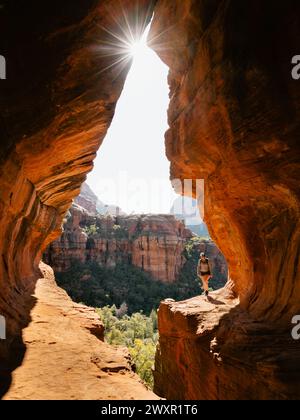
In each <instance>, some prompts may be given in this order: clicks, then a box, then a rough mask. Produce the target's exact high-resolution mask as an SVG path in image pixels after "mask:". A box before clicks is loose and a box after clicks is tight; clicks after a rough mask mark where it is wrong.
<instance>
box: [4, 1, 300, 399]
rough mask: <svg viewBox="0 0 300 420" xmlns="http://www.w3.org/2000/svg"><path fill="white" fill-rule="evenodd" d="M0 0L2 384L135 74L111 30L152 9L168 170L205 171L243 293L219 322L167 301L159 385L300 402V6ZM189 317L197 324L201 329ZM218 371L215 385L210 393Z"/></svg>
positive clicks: (210, 213)
mask: <svg viewBox="0 0 300 420" xmlns="http://www.w3.org/2000/svg"><path fill="white" fill-rule="evenodd" d="M1 5H2V8H1V10H0V42H1V45H0V49H1V51H0V52H1V55H3V56H4V57H5V59H6V63H7V69H6V70H7V75H6V77H7V79H6V80H1V81H0V82H1V85H0V89H1V92H0V109H1V117H0V129H1V152H0V173H1V184H0V189H1V190H0V215H1V229H0V247H1V249H0V254H1V258H0V290H1V292H0V313H1V314H2V315H4V316H5V317H6V320H7V335H8V339H7V340H5V341H1V343H0V357H1V363H0V378H1V380H2V379H3V378H5V379H6V380H7V386H8V385H9V382H10V380H11V377H10V371H11V370H13V369H14V368H16V366H18V365H19V364H21V363H22V351H21V350H24V343H22V339H21V329H22V328H23V327H24V326H26V325H27V323H28V322H29V321H30V310H31V309H32V307H33V306H34V305H38V301H39V297H37V302H36V301H34V300H33V299H30V295H31V294H32V293H33V292H34V288H35V282H36V279H37V278H38V276H39V275H38V263H39V261H40V259H41V255H42V252H43V250H44V249H45V248H46V247H47V245H48V244H49V243H51V242H52V241H53V240H54V239H55V238H56V237H58V235H59V234H60V228H61V223H62V219H63V217H64V215H65V212H66V211H67V209H68V208H69V207H70V205H71V200H72V199H73V198H74V197H75V196H76V195H78V194H79V189H80V185H81V184H82V182H83V181H84V180H85V176H86V173H87V172H88V171H89V170H91V168H92V161H93V159H94V157H95V153H96V151H97V149H98V147H99V146H100V144H101V142H102V140H103V138H104V136H105V134H106V131H107V129H108V127H109V124H110V122H111V119H112V117H113V114H114V109H115V105H116V102H117V100H118V97H119V95H120V92H121V90H122V87H123V84H124V80H125V77H126V74H127V71H128V67H129V64H130V63H129V61H128V63H126V62H122V63H121V65H120V66H113V67H112V63H113V61H118V60H119V59H120V56H118V55H117V53H116V56H114V57H112V56H111V54H107V48H110V47H109V46H111V45H112V43H115V41H116V38H115V37H113V36H112V35H111V34H112V33H113V32H115V33H116V34H117V35H119V34H120V35H123V34H122V28H123V27H127V25H128V24H129V25H130V24H131V25H132V26H133V27H135V26H134V25H136V24H137V25H139V24H140V27H141V28H144V27H145V25H146V24H147V23H148V22H149V21H150V18H151V15H152V12H153V10H154V9H153V8H154V6H155V14H154V19H153V23H152V31H151V34H152V45H153V48H155V50H156V51H157V52H158V54H159V55H160V56H161V58H162V59H163V60H164V61H165V62H166V63H167V65H168V66H169V67H170V76H169V82H170V88H171V95H170V98H171V103H170V109H169V125H170V130H169V131H168V132H167V135H166V146H167V155H168V158H169V159H170V161H171V176H172V177H173V178H181V179H184V178H187V179H191V178H192V179H196V178H200V179H205V222H206V224H207V225H208V228H209V232H210V235H211V236H212V239H213V240H214V241H215V242H216V244H217V245H218V247H219V248H220V250H221V251H222V253H223V254H224V255H225V257H226V260H227V261H228V264H229V271H230V274H231V281H230V282H229V283H228V286H227V287H226V288H225V290H223V292H219V293H220V294H219V295H218V299H217V300H219V301H220V302H222V299H225V297H224V296H227V295H226V293H232V297H233V296H238V297H239V303H236V301H234V300H232V299H231V303H230V304H228V303H227V302H226V304H225V305H220V308H219V309H220V311H219V312H218V314H216V315H214V313H213V317H214V320H213V321H211V319H209V317H205V316H204V313H205V312H206V311H207V308H206V306H205V305H204V304H202V303H201V302H202V301H201V302H200V305H197V308H196V309H195V310H196V311H197V314H196V315H194V313H191V316H189V313H190V312H189V311H190V310H191V309H190V303H188V304H187V307H186V310H184V311H183V315H182V317H181V319H182V321H183V322H181V323H179V322H178V318H176V317H175V314H176V311H177V309H176V305H175V306H174V307H173V306H172V305H167V307H166V308H165V307H164V305H165V304H163V306H162V308H161V312H160V314H161V315H160V321H159V322H160V329H161V331H162V333H161V342H160V354H161V355H162V357H159V355H158V358H157V367H156V369H157V372H158V373H157V375H158V376H157V381H159V382H157V384H158V385H157V389H159V393H160V394H161V395H165V396H168V395H170V392H169V383H173V384H176V387H174V393H173V394H172V396H174V397H177V396H180V395H184V398H189V397H190V396H194V397H199V396H203V397H205V398H223V397H226V398H238V397H245V398H252V397H258V398H264V397H276V398H287V397H291V396H292V397H296V396H297V397H298V398H299V396H300V395H299V390H300V379H299V378H300V364H299V357H298V354H299V348H298V347H299V342H296V341H293V342H291V338H290V327H291V324H290V323H291V318H292V316H294V315H296V314H297V313H300V303H299V302H300V300H299V296H300V279H299V272H300V270H299V268H300V267H299V264H300V262H299V232H300V229H299V195H300V191H299V172H300V168H299V155H300V153H299V140H298V138H299V133H300V115H299V113H300V106H299V104H300V83H299V81H297V80H293V78H292V77H291V69H292V66H291V59H292V57H293V56H294V55H295V54H296V53H297V51H298V48H299V45H298V39H299V28H300V21H299V19H300V3H299V2H297V1H294V0H285V1H282V2H273V1H271V0H263V1H262V0H244V1H243V2H241V1H240V0H226V1H225V0H224V1H223V0H200V1H199V0H185V1H182V0H172V1H169V0H158V1H157V2H155V1H153V2H152V1H149V0H122V4H120V2H119V0H101V1H100V0H86V1H84V2H74V1H71V0H66V1H64V4H63V7H62V4H61V1H58V0H51V1H50V0H44V1H43V2H37V1H27V2H17V1H11V0H9V1H7V0H3V1H2V3H1ZM109 52H110V51H109ZM106 70H107V71H106ZM228 296H230V295H228ZM226 299H227V300H228V297H227V298H226ZM232 305H233V306H234V305H236V306H235V307H234V308H233V307H232ZM221 307H223V309H221ZM178 308H179V309H180V308H182V306H180V304H179V307H178ZM166 312H168V314H167V315H166V316H165V315H164V314H165V313H166ZM177 312H178V311H177ZM179 312H180V311H179ZM173 315H174V316H173ZM180 316H181V315H180ZM166 318H168V319H169V320H170V323H171V324H172V328H173V329H174V331H175V332H176V334H177V335H174V338H172V337H170V336H168V335H167V333H166V326H167V325H169V326H170V327H171V324H170V323H169V324H168V323H166V324H165V327H164V322H166V321H165V319H166ZM183 318H185V320H186V321H188V320H189V321H191V322H192V326H193V328H188V332H189V335H186V333H185V332H184V326H183V323H184V319H183ZM201 320H203V321H201ZM177 322H178V325H176V323H177ZM195 324H196V325H195ZM29 327H30V325H29ZM198 327H199V334H201V337H200V338H199V339H198V336H197V334H198ZM201 327H202V329H201ZM180 328H182V332H179V333H178V329H180ZM201 330H202V332H201V333H200V331H201ZM195 331H196V332H197V334H195ZM90 336H91V337H93V336H92V335H90ZM167 337H168V340H169V342H167V341H168V340H167ZM184 337H185V338H184ZM93 338H94V339H95V340H96V338H95V337H93ZM172 340H173V344H174V345H173V347H172V349H170V342H171V341H172ZM203 340H204V341H205V343H204V342H203ZM201 343H203V344H202V345H201ZM297 345H298V347H297V349H296V350H297V351H295V346H297ZM210 350H211V352H210ZM175 353H176V354H175ZM215 355H217V356H216V357H215V359H214V362H213V358H214V356H215ZM5 357H6V359H5ZM26 363H27V361H25V364H24V366H23V367H24V368H26ZM212 363H214V364H213V365H212ZM171 365H172V366H171ZM193 365H194V366H195V369H194V366H193ZM197 366H198V367H199V369H197V368H196V367H197ZM212 366H213V367H212ZM200 367H201V368H200ZM30 372H31V374H32V372H33V369H31V370H30ZM256 372H260V376H258V377H256V376H255V373H256ZM262 377H263V381H261V378H262ZM20 378H22V377H17V376H16V380H17V381H18V382H19V383H16V384H15V385H14V386H15V388H14V389H15V390H16V389H20V386H21V385H22V386H23V385H24V382H23V383H22V379H20ZM159 378H160V379H159ZM174 378H175V379H174ZM210 379H211V383H212V384H213V385H212V389H213V391H212V392H209V387H208V391H207V392H205V391H204V390H203V388H202V389H199V384H201V383H202V384H203V387H205V385H206V384H208V381H209V380H210ZM225 384H226V392H225V391H224V387H225ZM222 385H223V386H222ZM127 386H128V384H127ZM183 387H184V388H185V391H184V392H183V391H182V388H183ZM120 389H121V388H120ZM99 392H100V391H99ZM15 395H16V394H15ZM22 395H28V393H26V394H22Z"/></svg>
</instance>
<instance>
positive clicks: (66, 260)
mask: <svg viewBox="0 0 300 420" xmlns="http://www.w3.org/2000/svg"><path fill="white" fill-rule="evenodd" d="M191 237H192V233H191V231H190V230H189V229H186V227H185V225H184V224H183V223H182V222H180V221H178V220H176V219H175V218H174V217H173V216H171V215H133V216H117V217H112V216H100V215H92V214H90V213H89V212H88V211H87V210H85V209H83V208H82V207H80V206H78V205H76V204H74V205H73V207H72V208H71V210H70V212H69V214H68V217H67V219H66V223H65V224H64V232H63V233H62V235H61V237H60V238H59V239H57V240H56V241H54V242H52V243H51V245H50V246H49V247H48V249H47V250H46V252H45V254H44V259H45V261H46V262H47V263H48V264H50V265H51V266H52V267H53V269H54V270H55V271H57V272H63V271H66V270H68V269H69V268H70V266H71V264H72V261H73V260H78V261H80V262H82V263H84V262H87V261H96V262H98V263H99V264H101V265H103V266H106V267H115V266H116V264H117V263H121V262H126V263H130V264H133V265H135V266H136V267H140V268H142V269H143V270H145V271H147V272H148V273H150V274H151V275H152V276H153V277H154V278H156V279H158V280H161V281H165V282H173V281H175V280H176V277H177V275H178V274H179V272H180V270H181V268H182V267H183V265H184V263H185V258H184V256H183V251H184V248H185V245H186V243H187V241H188V240H189V239H190V238H191Z"/></svg>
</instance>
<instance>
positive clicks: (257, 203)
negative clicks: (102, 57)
mask: <svg viewBox="0 0 300 420" xmlns="http://www.w3.org/2000/svg"><path fill="white" fill-rule="evenodd" d="M171 3H172V4H171ZM171 3H170V2H169V1H168V0H159V1H158V2H157V5H156V9H155V18H154V20H153V23H152V29H151V33H150V39H151V38H152V42H151V43H152V46H153V48H154V49H155V50H156V51H157V53H158V54H159V56H160V57H161V58H162V59H163V60H164V62H165V63H166V64H167V65H168V66H169V67H170V74H169V84H170V90H171V92H170V98H171V101H170V107H169V111H168V117H169V126H170V129H169V130H168V132H167V134H166V151H167V156H168V158H169V160H170V162H171V178H175V179H178V178H179V179H182V180H183V179H204V180H205V222H206V224H207V225H208V228H209V233H210V235H211V237H212V239H213V240H214V242H215V243H216V244H217V246H218V248H219V249H220V250H221V252H222V253H223V254H224V256H225V258H226V260H227V262H228V265H229V273H230V278H231V281H230V282H228V284H227V292H228V291H230V290H231V291H233V292H234V293H236V294H237V295H238V296H239V298H240V305H239V306H238V308H237V309H236V310H229V313H228V315H227V316H226V314H223V313H222V314H218V311H223V309H222V306H219V307H217V308H215V309H214V307H213V306H211V305H210V307H209V308H207V306H203V304H202V300H201V299H200V300H199V302H198V301H197V300H196V302H198V303H199V307H198V308H197V309H196V310H195V312H194V309H193V311H192V314H190V312H189V304H184V305H183V304H180V303H178V304H170V305H167V304H162V306H161V309H160V314H159V329H160V333H161V337H160V351H159V352H158V354H157V363H156V366H157V367H156V371H157V372H158V373H157V374H156V375H155V383H156V385H155V387H156V390H158V391H159V392H160V395H163V396H166V397H167V398H175V399H177V398H178V399H180V398H186V399H189V398H204V399H207V398H209V399H218V398H226V399H231V398H233V399H236V398H289V397H293V398H299V397H300V391H299V390H300V383H299V380H300V362H299V357H298V354H299V348H298V353H297V343H295V342H293V341H292V340H291V338H290V330H291V319H292V317H293V316H294V315H295V314H298V313H300V299H299V297H300V276H299V273H300V260H299V242H300V241H299V239H300V228H299V201H300V200H299V197H300V190H299V178H300V165H299V157H300V150H299V140H298V139H299V133H300V106H299V104H300V83H295V81H294V80H293V79H292V77H291V68H292V66H291V58H292V57H293V56H294V54H295V51H297V49H298V39H299V27H300V20H299V19H300V3H299V4H298V3H297V5H296V3H295V2H293V1H289V0H288V1H284V2H277V3H276V6H275V7H273V5H274V3H272V7H270V3H269V2H268V1H253V0H244V1H242V2H241V1H236V0H229V1H226V2H220V1H214V0H207V1H206V0H201V1H198V0H186V1H181V0H174V1H172V2H171ZM193 302H195V301H192V303H193ZM182 305H183V306H186V308H187V309H186V310H184V311H183V312H182V311H181V308H182ZM192 306H194V304H193V305H192ZM196 306H197V305H196ZM229 306H231V304H230V303H229ZM225 308H226V306H225ZM207 310H209V314H208V315H207ZM215 310H217V313H215ZM241 313H242V314H243V315H240V314H241ZM241 317H242V319H241ZM216 319H217V320H218V319H219V321H220V322H219V323H217V324H215V320H216ZM212 325H213V332H212ZM198 327H199V328H202V333H201V334H200V336H199V334H198V332H197V328H198ZM187 330H188V331H187ZM173 333H174V334H173ZM214 340H217V347H218V348H219V349H218V350H217V351H216V353H218V352H219V353H220V354H221V356H220V357H221V363H219V362H218V358H216V360H215V359H214V357H213V354H211V353H210V346H211V345H212V343H214ZM275 343H276V344H275ZM288 355H289V356H288ZM172 387H173V388H172Z"/></svg>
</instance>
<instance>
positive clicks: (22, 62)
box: [0, 0, 153, 355]
mask: <svg viewBox="0 0 300 420" xmlns="http://www.w3.org/2000/svg"><path fill="white" fill-rule="evenodd" d="M1 6H2V7H1V9H0V51H1V54H2V55H3V56H4V57H5V58H6V63H7V79H6V80H1V84H0V110H1V113H0V129H1V151H0V174H1V175H0V176H1V184H0V217H1V229H0V248H1V249H0V255H1V258H0V288H1V295H0V313H1V314H2V315H4V316H5V318H6V321H7V340H5V341H1V343H0V345H1V349H0V355H3V354H4V353H5V351H6V350H7V348H8V347H9V345H10V344H11V343H12V341H13V340H14V338H15V337H16V336H17V335H18V333H19V330H20V327H22V326H24V325H25V324H26V322H27V321H28V313H29V308H28V307H27V303H26V299H25V298H26V296H27V292H28V294H30V293H31V292H32V289H33V287H34V280H35V279H36V278H37V271H38V262H39V260H40V258H41V253H42V251H43V249H44V248H45V247H46V246H47V244H49V243H50V242H51V241H52V240H53V239H55V238H56V237H57V236H58V235H59V234H60V231H61V223H62V219H63V216H64V214H65V212H66V210H67V209H68V208H69V207H70V205H71V202H72V199H73V198H74V197H75V196H76V195H78V194H79V191H80V186H81V184H82V182H83V181H84V180H85V177H86V173H87V172H89V171H90V170H91V169H92V166H93V163H92V161H93V159H94V158H95V156H96V151H97V149H98V147H99V146H100V144H101V142H102V140H103V138H104V136H105V134H106V131H107V129H108V127H109V125H110V122H111V120H112V118H113V115H114V110H115V105H116V102H117V100H118V98H119V96H120V94H121V91H122V88H123V85H124V81H125V78H126V75H127V72H128V70H129V68H130V64H131V63H130V60H127V61H125V62H122V63H121V65H119V66H112V67H111V65H112V63H113V62H115V61H116V60H119V59H120V58H121V57H120V55H119V54H120V53H118V52H116V53H115V54H114V55H111V53H108V48H109V51H110V46H111V44H112V43H114V44H115V43H116V38H115V37H113V36H112V35H111V33H115V34H116V36H120V35H122V36H124V34H122V28H124V27H126V25H127V24H128V25H131V26H132V27H134V28H135V26H134V25H137V28H140V29H139V30H140V31H141V30H142V29H143V28H145V25H146V24H147V23H148V22H149V20H150V18H151V15H152V7H153V2H152V1H148V0H134V1H132V0H122V2H120V1H118V0H101V1H100V0H99V1H95V0H85V1H79V2H74V1H71V0H66V1H64V2H63V4H62V3H61V2H60V1H58V0H51V1H48V0H46V1H43V2H40V1H37V0H29V1H23V0H21V1H15V0H10V1H2V2H1ZM137 32H138V29H137Z"/></svg>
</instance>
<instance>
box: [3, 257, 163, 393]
mask: <svg viewBox="0 0 300 420" xmlns="http://www.w3.org/2000/svg"><path fill="white" fill-rule="evenodd" d="M41 271H42V273H43V276H42V277H41V278H40V279H39V280H38V282H37V286H36V290H35V294H34V298H35V299H36V300H37V304H36V305H35V306H34V309H33V310H32V312H31V318H32V319H31V323H30V325H29V326H28V327H27V328H25V329H24V331H23V337H24V343H25V345H26V348H27V350H26V363H24V364H23V365H22V366H20V367H19V368H18V369H17V370H16V371H15V372H14V375H13V381H12V384H11V387H10V389H9V391H8V393H7V394H6V395H5V398H4V399H6V400H20V399H25V400H40V399H43V400H44V399H46V400H90V399H92V400H99V399H105V400H112V399H126V400H131V399H147V400H148V399H150V400H152V399H156V398H157V397H156V396H155V395H154V394H153V393H152V392H150V391H149V390H147V389H146V387H145V386H144V385H143V384H142V383H141V381H140V380H139V378H138V377H137V375H135V374H134V373H133V372H132V369H131V362H130V356H129V354H128V352H127V350H126V349H125V348H122V347H118V348H116V347H112V346H109V345H107V344H105V343H104V342H102V341H99V338H101V336H102V333H103V326H102V324H101V323H100V322H99V320H98V319H97V315H96V314H95V312H94V310H93V309H91V308H87V307H85V306H83V305H78V304H76V303H74V302H72V301H71V300H70V298H69V297H68V296H67V294H66V292H64V291H63V290H62V289H60V288H59V287H57V286H56V284H55V280H54V277H53V272H52V270H51V269H50V267H48V266H46V265H44V264H42V265H41ZM91 333H92V334H91ZM99 334H100V335H99ZM95 336H96V337H98V338H96V337H95Z"/></svg>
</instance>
